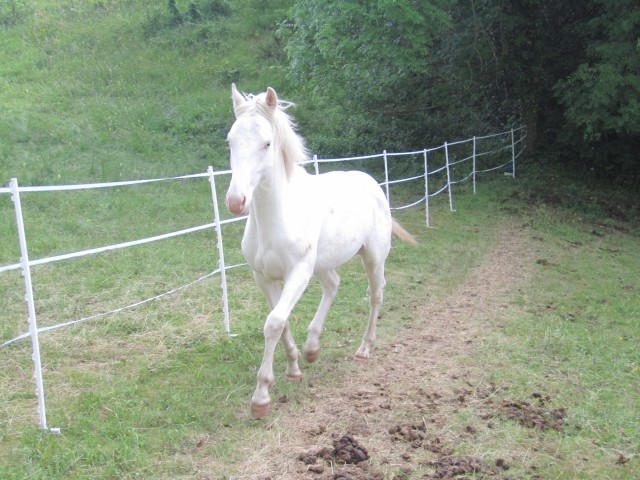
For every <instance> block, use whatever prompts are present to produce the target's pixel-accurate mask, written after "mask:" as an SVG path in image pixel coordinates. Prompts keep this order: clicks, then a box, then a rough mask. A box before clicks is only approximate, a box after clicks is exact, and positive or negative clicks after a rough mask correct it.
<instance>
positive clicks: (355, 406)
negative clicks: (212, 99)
mask: <svg viewBox="0 0 640 480" xmlns="http://www.w3.org/2000/svg"><path fill="white" fill-rule="evenodd" d="M497 239H498V242H497V244H496V247H495V249H494V250H493V251H491V252H490V253H489V254H488V255H487V256H486V257H485V258H484V259H483V260H482V263H481V264H480V265H478V266H477V267H476V268H475V269H474V271H473V272H471V274H470V276H469V277H468V278H467V280H466V281H465V282H464V283H463V284H461V285H460V286H459V287H458V288H456V289H455V291H453V292H451V293H450V294H449V295H448V296H447V297H446V298H444V299H443V300H440V301H436V302H433V303H430V304H427V305H424V306H423V307H421V308H420V309H419V311H418V315H417V320H416V321H415V322H414V323H413V324H412V325H411V326H410V327H407V329H406V330H404V331H400V332H399V334H398V335H397V337H396V339H395V340H393V341H391V342H387V343H386V344H385V342H384V339H382V340H383V341H381V342H380V343H379V345H378V346H377V347H376V348H375V349H374V351H373V356H372V358H371V359H370V360H369V362H368V363H366V364H364V365H354V366H353V367H352V368H351V370H350V371H349V372H348V374H347V375H344V376H343V378H342V379H341V380H339V381H338V382H336V384H335V385H333V386H329V385H327V384H326V382H323V381H322V379H321V378H318V379H317V381H316V380H315V378H314V376H313V375H314V374H313V371H312V370H309V371H308V373H307V375H309V376H310V378H309V379H307V380H308V381H309V393H308V394H305V395H304V396H303V398H302V399H301V400H300V402H296V403H295V404H294V403H293V402H288V403H279V404H277V405H274V411H273V413H272V414H271V417H269V418H268V419H267V420H266V423H265V428H266V429H267V432H266V434H265V435H260V436H256V438H255V439H254V440H252V442H250V443H251V444H250V445H247V447H246V451H243V452H240V453H241V457H242V458H243V459H244V460H243V462H242V464H241V465H239V469H238V475H237V476H233V477H228V478H234V479H235V478H247V479H261V480H266V479H270V480H276V479H282V480H288V479H296V480H300V479H302V480H305V479H318V480H329V479H334V480H335V479H343V480H347V479H353V480H374V479H375V480H382V479H383V478H384V479H418V478H420V479H463V478H495V479H503V480H505V479H510V478H513V477H511V476H509V472H508V471H509V469H510V463H512V460H511V459H507V460H504V459H500V458H498V459H493V460H490V461H487V460H486V459H480V458H476V457H474V456H461V455H455V454H454V452H455V451H456V443H457V442H459V441H460V439H462V438H466V439H468V438H474V436H477V435H478V431H477V430H478V429H479V428H482V429H485V428H486V429H491V428H494V424H493V421H494V420H495V421H497V419H503V418H504V419H511V420H513V421H515V422H519V423H521V424H522V425H525V426H528V427H532V428H536V429H560V428H562V424H563V418H564V412H563V411H560V410H549V409H548V408H547V400H548V398H547V397H545V396H544V395H543V394H534V396H533V399H532V400H531V399H530V400H531V401H524V400H518V399H516V400H509V399H505V397H507V396H508V391H506V390H505V389H504V388H503V387H499V386H496V385H493V384H492V383H490V382H489V381H488V380H487V375H486V372H485V371H484V367H483V366H482V365H478V366H469V365H465V364H464V363H463V359H464V358H465V357H467V356H468V355H469V354H470V353H472V352H473V349H474V348H475V343H476V340H477V339H478V338H479V337H481V336H482V335H483V333H485V332H486V329H487V328H491V327H490V326H489V324H490V320H492V319H494V318H496V317H499V316H501V315H502V314H504V313H505V312H506V309H507V308H508V305H507V302H508V299H509V296H510V295H512V294H513V293H514V291H516V290H517V288H518V286H519V285H522V284H523V282H524V280H525V279H526V278H527V276H528V275H529V274H530V272H531V269H532V267H533V266H535V257H533V256H532V255H533V253H532V249H531V248H530V244H529V243H528V242H529V240H528V239H527V238H526V237H525V236H524V234H523V233H522V232H521V231H520V230H519V229H517V228H507V229H502V230H500V231H498V232H497ZM316 384H317V386H316ZM536 395H539V396H536ZM469 407H473V412H481V413H480V415H481V416H480V418H476V419H475V420H474V421H470V422H469V424H468V425H459V420H457V422H458V423H457V424H452V421H453V420H452V419H453V418H454V416H455V415H456V413H457V412H459V411H461V410H464V409H467V408H469ZM458 418H459V417H458ZM530 478H536V477H535V475H533V476H532V477H530Z"/></svg>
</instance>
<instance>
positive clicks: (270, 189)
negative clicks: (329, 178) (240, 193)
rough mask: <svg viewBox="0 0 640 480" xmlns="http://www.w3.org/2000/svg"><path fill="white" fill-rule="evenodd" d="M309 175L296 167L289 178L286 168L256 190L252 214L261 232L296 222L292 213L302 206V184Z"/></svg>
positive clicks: (252, 203) (267, 179) (273, 174)
mask: <svg viewBox="0 0 640 480" xmlns="http://www.w3.org/2000/svg"><path fill="white" fill-rule="evenodd" d="M307 176H308V174H307V173H306V172H305V171H304V170H303V169H301V168H299V167H296V168H295V172H294V173H293V174H292V175H291V177H290V178H287V176H286V173H285V172H284V168H283V169H282V171H281V172H273V173H272V175H270V176H269V177H268V178H266V179H264V180H263V182H262V183H261V184H260V185H259V186H258V187H257V188H256V190H255V192H254V198H253V200H252V202H251V207H250V208H251V214H252V215H253V218H254V220H255V221H256V223H257V224H258V225H260V227H261V230H262V229H264V228H267V229H269V228H274V229H275V228H282V226H283V225H284V224H285V222H286V223H290V222H292V221H295V219H294V218H291V215H292V212H294V211H296V210H297V208H296V207H299V206H300V204H301V203H300V202H301V199H300V198H299V197H300V192H301V191H304V189H303V188H301V184H302V183H305V182H306V179H307V178H306V177H307Z"/></svg>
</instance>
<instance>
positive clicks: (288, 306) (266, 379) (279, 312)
mask: <svg viewBox="0 0 640 480" xmlns="http://www.w3.org/2000/svg"><path fill="white" fill-rule="evenodd" d="M311 274H312V269H311V268H308V267H307V266H306V265H303V266H299V267H297V268H295V269H294V270H292V271H291V272H290V273H289V275H288V276H287V278H286V279H285V282H284V287H283V289H282V293H281V295H280V298H279V299H278V301H277V303H276V305H275V307H274V308H273V310H271V313H269V315H267V320H266V322H265V324H264V356H263V357H262V365H260V370H258V385H257V386H256V391H255V392H254V393H253V397H252V398H251V414H252V415H253V416H254V417H256V418H260V417H264V416H265V415H267V414H268V413H269V410H270V408H271V399H270V397H269V387H270V386H271V385H272V384H273V382H274V381H275V376H274V375H273V355H274V352H275V349H276V345H277V344H278V340H279V339H280V338H281V337H283V340H284V344H285V350H287V356H289V355H290V354H291V353H293V349H295V361H294V363H295V367H294V368H293V369H292V368H291V362H290V365H289V368H288V369H287V374H288V376H289V377H290V378H291V379H295V378H294V377H297V378H299V377H300V375H301V374H300V370H299V369H298V364H297V355H298V353H297V348H296V347H295V344H294V343H293V338H292V337H291V333H290V332H289V329H288V326H287V321H288V319H289V315H290V314H291V310H293V307H294V306H295V305H296V303H297V302H298V300H299V299H300V297H301V296H302V294H303V293H304V290H305V289H306V288H307V285H308V284H309V279H310V278H311ZM283 334H284V336H283Z"/></svg>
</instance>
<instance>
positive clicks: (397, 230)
mask: <svg viewBox="0 0 640 480" xmlns="http://www.w3.org/2000/svg"><path fill="white" fill-rule="evenodd" d="M392 220H393V227H392V229H391V232H392V233H393V234H394V235H395V236H396V237H398V238H399V239H400V240H402V241H403V242H407V243H410V244H411V245H418V242H417V241H416V239H415V237H414V236H413V235H411V234H410V233H409V232H407V231H406V230H405V229H404V227H403V226H402V225H400V222H398V221H397V220H396V219H395V218H393V219H392Z"/></svg>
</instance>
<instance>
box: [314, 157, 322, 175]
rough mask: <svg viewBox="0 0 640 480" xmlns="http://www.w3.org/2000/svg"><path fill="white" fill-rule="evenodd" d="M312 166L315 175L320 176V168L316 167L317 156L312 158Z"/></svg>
mask: <svg viewBox="0 0 640 480" xmlns="http://www.w3.org/2000/svg"><path fill="white" fill-rule="evenodd" d="M313 166H314V167H315V169H316V175H320V167H319V165H318V155H314V156H313Z"/></svg>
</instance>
